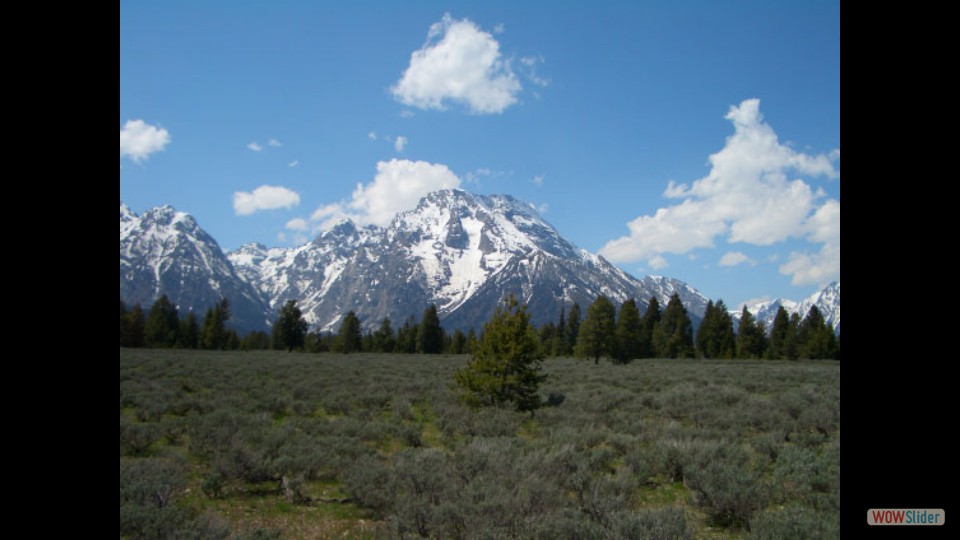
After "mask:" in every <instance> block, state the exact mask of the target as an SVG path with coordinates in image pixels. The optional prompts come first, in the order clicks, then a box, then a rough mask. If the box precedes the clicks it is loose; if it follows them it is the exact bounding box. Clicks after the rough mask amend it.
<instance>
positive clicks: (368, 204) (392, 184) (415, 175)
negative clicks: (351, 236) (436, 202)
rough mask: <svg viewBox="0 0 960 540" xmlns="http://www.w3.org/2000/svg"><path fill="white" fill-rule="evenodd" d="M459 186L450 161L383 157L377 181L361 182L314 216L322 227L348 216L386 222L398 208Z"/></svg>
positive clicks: (366, 221) (364, 222) (361, 221)
mask: <svg viewBox="0 0 960 540" xmlns="http://www.w3.org/2000/svg"><path fill="white" fill-rule="evenodd" d="M458 187H460V179H459V178H458V177H457V175H455V174H453V172H452V171H451V170H450V169H449V168H447V166H446V165H443V164H439V163H427V162H426V161H409V160H405V159H393V160H390V161H381V162H379V163H377V175H376V177H374V179H373V182H371V183H369V184H366V185H363V184H357V188H356V189H355V190H354V191H353V196H352V198H351V200H350V201H349V202H340V203H334V204H328V205H325V206H321V207H320V208H317V210H316V211H314V213H313V215H311V216H310V219H311V220H312V221H314V222H318V223H319V226H320V228H321V229H326V228H329V227H330V226H331V225H333V224H334V223H336V222H338V221H340V220H342V219H344V218H350V219H352V220H354V221H355V222H357V223H359V224H361V225H368V224H374V225H381V226H385V225H388V224H389V223H390V220H392V219H393V216H394V215H396V214H397V213H398V212H402V211H405V210H411V209H413V208H414V207H415V206H416V205H417V203H418V202H419V201H420V199H421V198H422V197H423V196H424V195H426V194H427V193H430V192H431V191H436V190H438V189H451V188H458Z"/></svg>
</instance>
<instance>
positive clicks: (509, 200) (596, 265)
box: [120, 190, 840, 331]
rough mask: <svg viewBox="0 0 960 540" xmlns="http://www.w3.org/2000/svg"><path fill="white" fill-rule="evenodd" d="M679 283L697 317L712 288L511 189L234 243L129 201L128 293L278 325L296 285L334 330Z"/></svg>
mask: <svg viewBox="0 0 960 540" xmlns="http://www.w3.org/2000/svg"><path fill="white" fill-rule="evenodd" d="M826 291H827V290H826V289H825V291H823V292H821V294H824V293H825V292H826ZM839 291H840V288H839V284H837V285H836V295H835V303H836V308H835V313H836V315H835V317H836V318H835V319H831V320H834V321H835V322H836V325H837V326H838V327H839V314H840V307H839V306H840V294H839ZM674 292H676V293H678V294H679V295H680V298H681V300H682V301H683V303H684V305H685V307H686V308H687V310H688V312H689V313H690V315H691V318H692V319H694V324H695V325H696V324H698V323H699V319H700V318H701V317H702V315H703V313H704V310H705V309H706V304H707V299H706V298H705V297H704V296H703V295H702V294H700V293H699V292H698V291H697V290H696V289H694V288H693V287H691V286H689V285H687V284H686V283H683V282H682V281H679V280H675V279H671V278H666V277H657V276H647V277H644V278H642V279H638V278H635V277H633V276H631V275H630V274H627V273H626V272H624V271H622V270H620V269H619V268H617V267H616V266H614V265H612V264H610V263H609V262H607V261H606V260H605V259H604V258H603V257H600V256H597V255H594V254H592V253H590V252H588V251H585V250H582V249H579V248H577V247H576V246H574V245H573V244H572V243H570V242H569V241H567V240H566V239H564V238H563V237H562V236H561V235H560V234H559V232H557V230H556V229H555V228H553V226H552V225H550V224H549V223H547V222H546V221H544V220H543V218H541V217H540V215H539V214H538V213H537V212H536V211H535V210H534V209H533V208H532V207H531V206H530V205H528V204H526V203H523V202H521V201H518V200H517V199H514V198H513V197H510V196H506V195H495V196H480V195H473V194H470V193H467V192H466V191H462V190H443V191H437V192H434V193H431V194H429V195H427V196H425V197H424V198H423V199H421V200H420V203H419V204H418V205H417V207H416V208H415V209H414V210H411V211H409V212H402V213H400V214H397V215H396V216H395V217H394V219H393V221H392V222H391V223H390V225H388V226H387V227H377V226H366V227H359V226H357V225H356V224H354V223H353V222H351V221H349V220H344V221H342V222H340V223H338V224H337V225H335V226H334V227H332V228H331V229H329V230H327V231H326V232H324V233H322V234H320V235H319V236H317V237H316V238H315V239H313V240H312V241H311V242H308V243H306V244H304V245H302V246H299V247H296V248H267V247H265V246H263V245H260V244H246V245H243V246H241V247H240V248H239V249H237V250H236V251H232V252H230V253H226V254H225V253H224V252H223V251H222V250H221V249H220V247H219V245H218V244H217V242H216V241H215V240H214V239H213V238H212V237H211V236H210V235H209V234H207V233H206V232H204V231H203V229H201V228H200V227H199V225H197V223H196V221H195V220H194V219H193V218H192V217H191V216H190V215H188V214H186V213H184V212H177V211H175V210H174V209H173V208H171V207H169V206H164V207H160V208H154V209H151V210H148V211H146V212H144V213H143V214H142V215H139V216H138V215H136V214H134V213H133V212H131V211H130V210H129V209H128V208H127V207H126V206H125V205H124V204H123V203H121V204H120V296H121V298H122V299H123V300H124V301H125V302H128V303H131V304H132V303H135V302H139V303H141V304H142V305H144V307H149V305H150V304H151V303H152V302H153V300H154V299H155V298H157V297H158V296H159V295H160V294H166V295H167V296H168V297H169V298H170V299H171V301H173V302H174V303H175V304H176V305H177V306H178V307H179V309H180V310H181V312H184V311H185V310H189V309H194V310H198V311H200V313H201V314H202V310H205V309H206V308H207V307H209V306H212V305H213V303H214V302H215V301H216V300H218V299H219V298H220V296H221V295H222V296H225V297H226V298H228V299H229V300H230V302H231V306H232V311H233V314H234V317H233V320H232V322H233V324H234V326H235V327H237V328H239V329H242V330H254V329H257V330H263V329H266V328H268V326H269V324H270V321H272V320H273V319H274V318H275V317H276V313H277V311H278V310H279V308H280V306H282V305H283V303H285V302H286V301H287V300H290V299H295V300H297V301H298V305H299V306H300V308H301V310H302V311H303V313H304V317H305V318H306V320H307V322H308V323H310V325H311V329H315V328H320V329H322V330H326V331H335V330H336V329H337V328H338V327H339V323H340V321H341V320H342V317H343V316H344V315H345V314H346V312H347V311H349V310H353V311H354V312H355V313H356V314H357V315H358V316H359V317H360V319H361V320H362V321H363V323H364V325H365V326H366V327H368V328H371V327H375V326H377V325H378V324H379V322H380V321H381V320H382V319H383V318H384V317H390V319H391V320H392V321H394V324H395V325H399V324H402V323H403V321H404V320H405V319H407V318H408V317H411V316H412V317H414V318H415V319H416V320H419V319H420V317H421V316H422V314H423V310H424V309H425V308H426V307H427V306H429V305H430V304H436V306H437V310H438V313H439V314H440V318H441V322H442V323H443V325H444V327H445V328H448V329H452V328H462V329H467V328H471V327H472V328H478V329H479V327H480V326H481V325H482V323H483V322H484V321H486V320H487V319H488V318H489V317H490V315H491V314H492V313H493V310H494V308H495V307H496V305H497V304H498V302H499V301H500V300H501V299H502V298H503V297H504V296H505V295H507V294H510V293H512V294H514V295H516V296H517V297H518V298H519V299H521V300H522V301H523V302H525V303H527V304H528V309H529V312H530V314H531V320H532V322H533V323H534V324H537V325H540V324H544V323H547V322H549V321H556V320H557V318H558V317H559V315H560V310H561V309H563V308H567V309H569V307H570V306H572V305H573V303H574V302H577V303H579V304H580V307H581V309H584V310H585V309H586V307H587V306H588V305H589V304H590V303H591V302H592V301H593V300H594V299H595V298H596V297H597V296H598V295H600V294H604V295H606V296H608V297H609V298H611V299H612V300H614V301H615V302H616V303H621V302H623V301H625V300H627V299H629V298H636V299H637V302H638V306H639V307H640V309H641V312H642V311H643V310H645V309H646V306H647V302H648V301H649V299H650V298H651V297H656V298H657V299H658V300H659V302H660V304H661V306H665V305H666V302H667V301H668V300H669V298H670V296H671V295H672V294H673V293H674ZM811 298H812V297H811ZM808 300H809V299H808ZM806 301H807V300H805V301H804V302H806ZM824 301H825V302H832V301H834V297H833V296H829V295H828V296H825V299H824ZM780 302H781V303H783V302H788V301H780ZM801 304H802V303H801ZM771 305H772V303H771ZM818 305H819V304H818ZM832 309H833V308H832V307H831V310H832ZM751 311H755V310H754V309H753V308H751ZM773 313H774V314H775V313H776V308H775V307H774V308H773ZM804 313H805V312H804ZM831 313H833V311H831ZM824 314H825V316H826V311H825V312H824ZM771 321H772V318H771Z"/></svg>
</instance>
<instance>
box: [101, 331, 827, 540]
mask: <svg viewBox="0 0 960 540" xmlns="http://www.w3.org/2000/svg"><path fill="white" fill-rule="evenodd" d="M467 359H468V357H466V356H438V355H365V354H356V355H331V354H320V355H315V354H297V353H285V352H274V351H256V352H213V351H181V350H146V349H140V350H133V349H123V348H121V349H120V536H121V537H122V538H172V537H177V538H277V537H279V538H326V537H338V538H342V537H347V538H380V537H395V538H417V537H429V538H544V539H557V538H584V539H588V538H655V539H656V538H770V539H774V538H785V537H791V538H806V537H811V538H834V537H839V514H840V365H839V363H837V362H789V361H762V360H761V361H742V360H712V361H705V360H704V361H701V360H639V361H635V362H633V363H630V364H626V365H612V364H610V363H603V362H601V363H600V365H594V363H593V361H580V360H574V359H569V358H560V359H548V360H546V361H545V362H544V363H543V366H544V372H545V373H546V374H547V375H548V378H547V380H546V382H545V383H544V384H543V385H542V387H541V390H540V393H541V395H542V397H543V400H544V402H545V403H546V405H545V406H544V407H543V408H541V409H539V410H537V411H536V412H535V414H530V413H518V412H515V411H514V410H512V409H498V408H482V409H476V410H473V409H470V408H468V407H467V406H465V405H463V404H462V403H461V402H460V401H459V400H458V399H457V391H456V390H455V389H454V388H453V374H454V372H455V371H456V370H457V369H458V368H460V367H462V366H463V365H464V364H465V363H466V361H467Z"/></svg>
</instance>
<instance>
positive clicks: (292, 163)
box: [287, 159, 300, 169]
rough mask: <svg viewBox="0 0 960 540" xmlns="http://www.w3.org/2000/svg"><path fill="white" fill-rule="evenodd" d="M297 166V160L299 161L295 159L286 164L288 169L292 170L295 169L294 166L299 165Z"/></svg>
mask: <svg viewBox="0 0 960 540" xmlns="http://www.w3.org/2000/svg"><path fill="white" fill-rule="evenodd" d="M299 164H300V160H299V159H295V160H293V161H291V162H290V163H287V167H290V168H291V169H292V168H294V167H296V166H297V165H299Z"/></svg>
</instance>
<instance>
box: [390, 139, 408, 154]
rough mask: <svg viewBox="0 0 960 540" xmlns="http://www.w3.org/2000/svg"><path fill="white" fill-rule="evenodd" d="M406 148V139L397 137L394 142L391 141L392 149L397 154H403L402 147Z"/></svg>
mask: <svg viewBox="0 0 960 540" xmlns="http://www.w3.org/2000/svg"><path fill="white" fill-rule="evenodd" d="M406 146H407V138H406V137H404V136H402V135H401V136H399V137H397V138H396V140H394V141H393V147H394V149H396V151H397V152H403V149H404V147H406Z"/></svg>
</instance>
